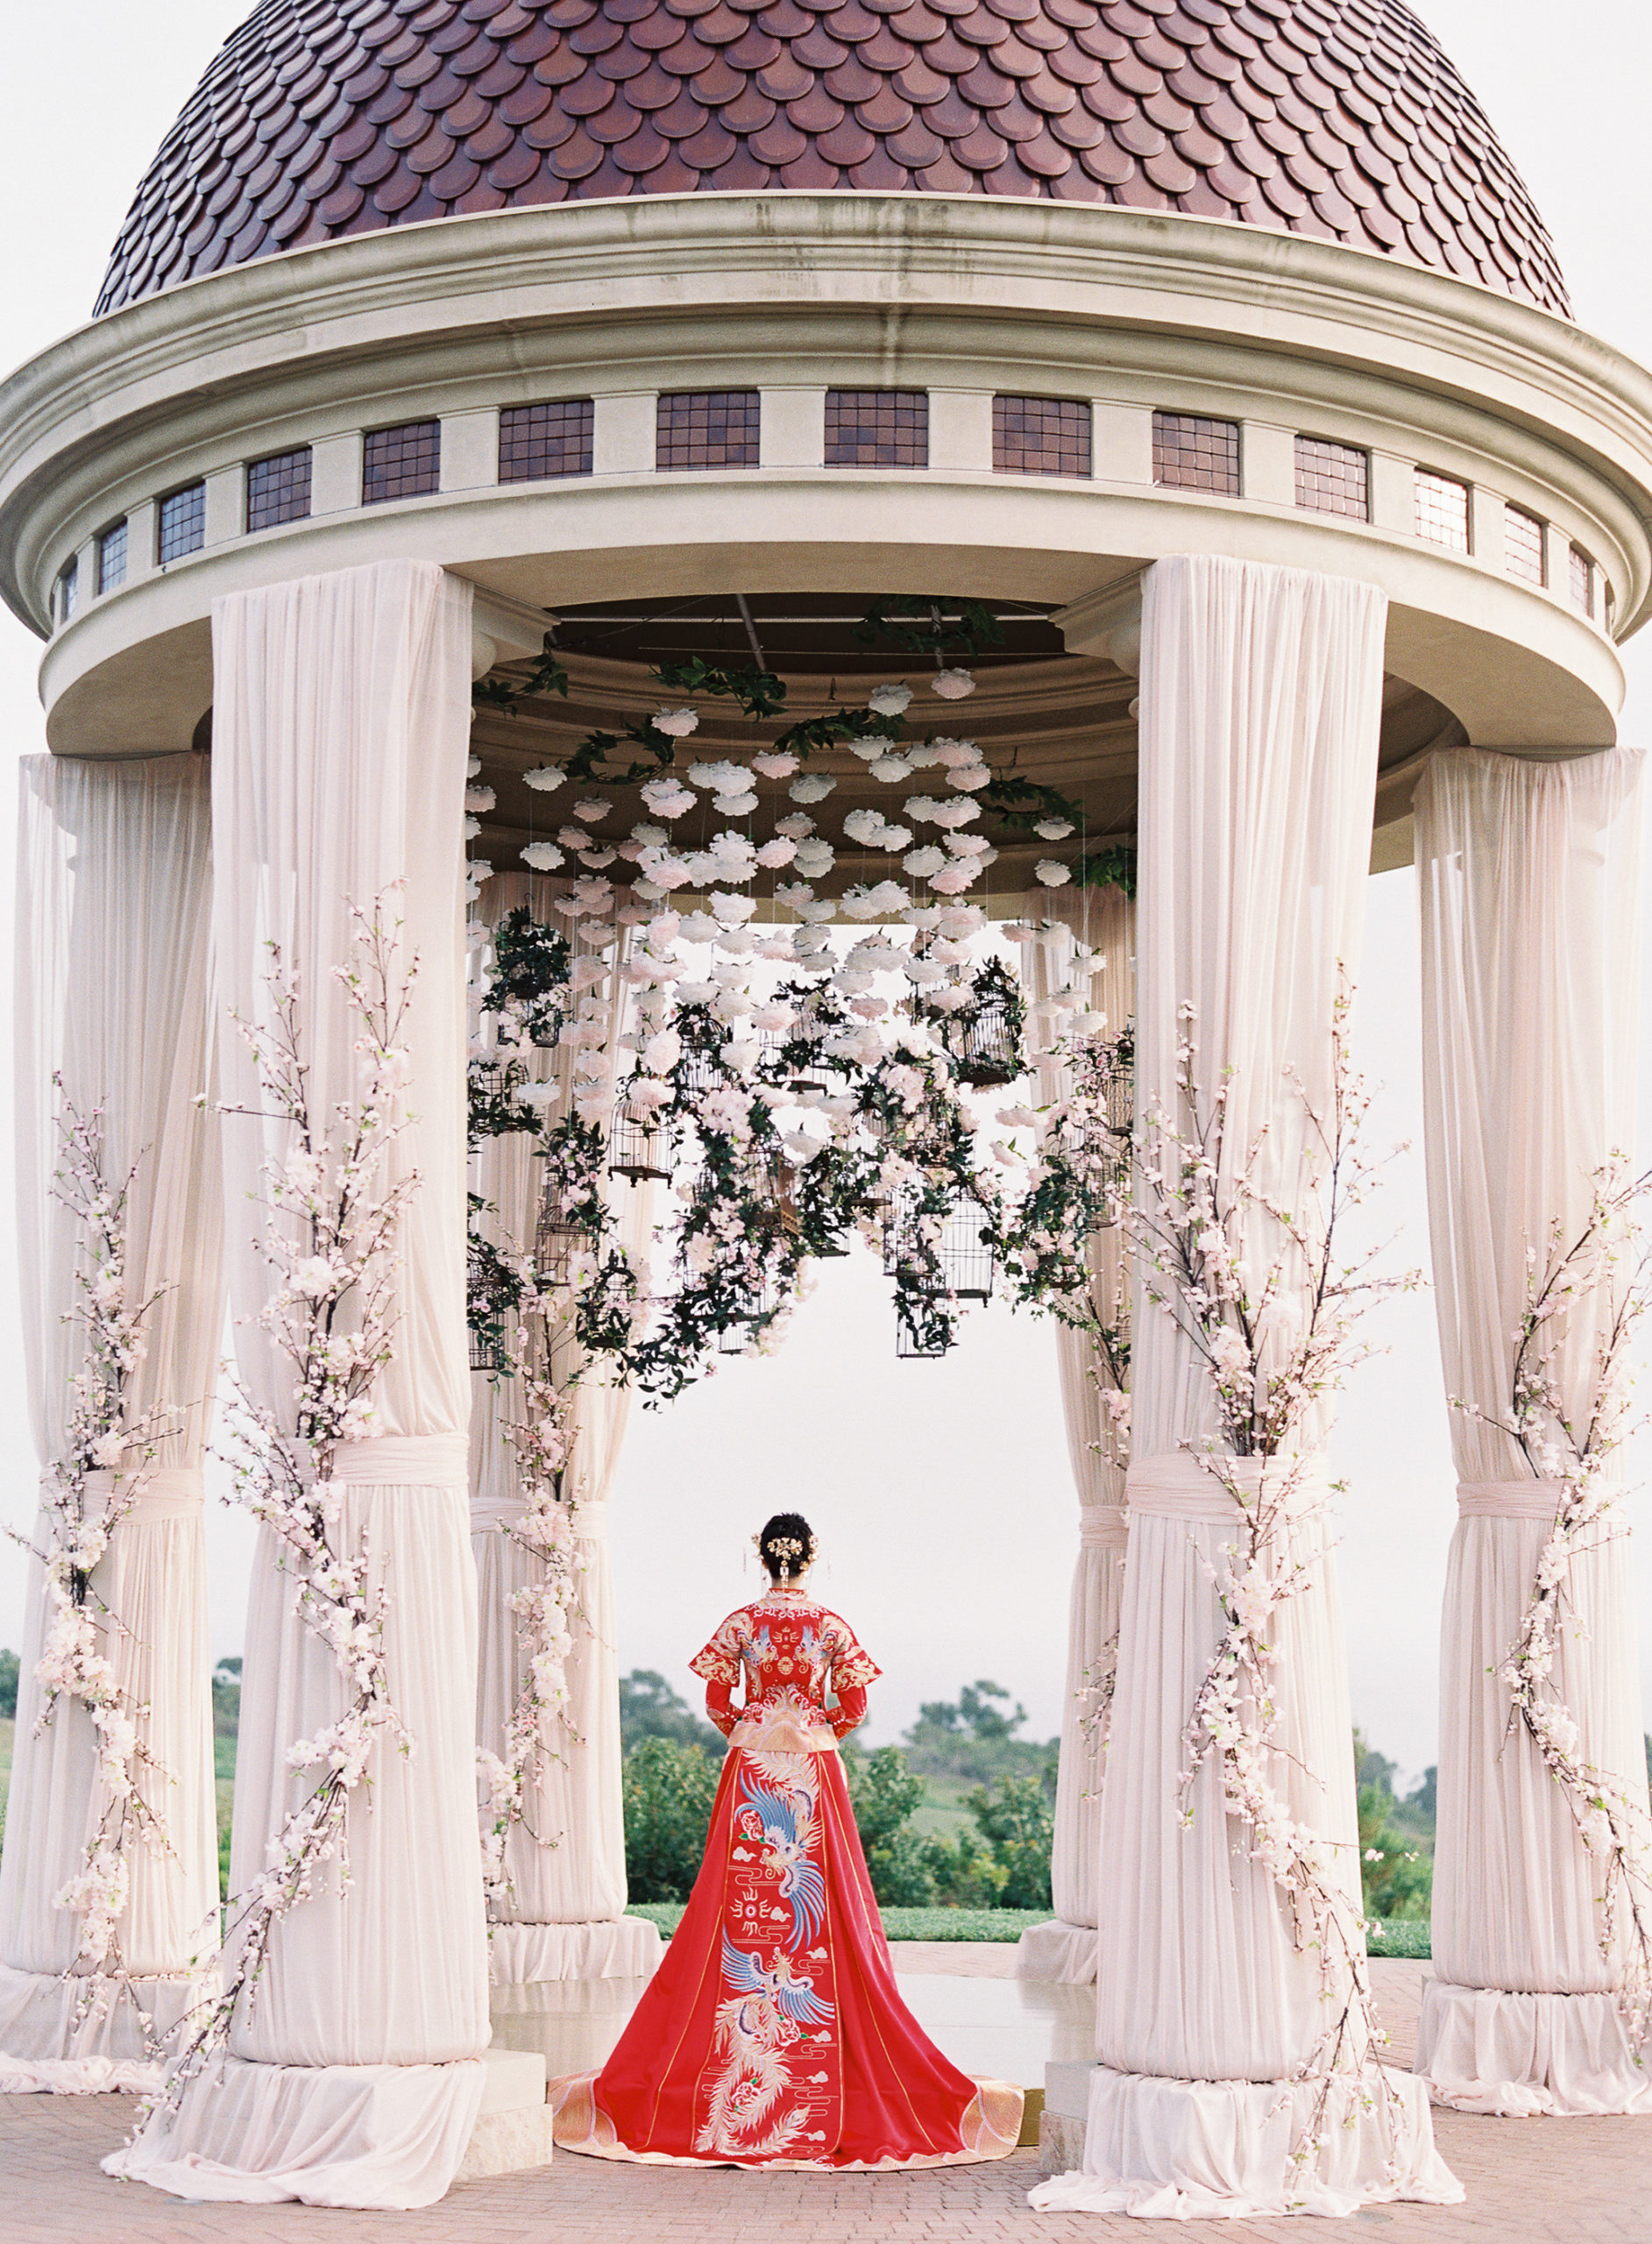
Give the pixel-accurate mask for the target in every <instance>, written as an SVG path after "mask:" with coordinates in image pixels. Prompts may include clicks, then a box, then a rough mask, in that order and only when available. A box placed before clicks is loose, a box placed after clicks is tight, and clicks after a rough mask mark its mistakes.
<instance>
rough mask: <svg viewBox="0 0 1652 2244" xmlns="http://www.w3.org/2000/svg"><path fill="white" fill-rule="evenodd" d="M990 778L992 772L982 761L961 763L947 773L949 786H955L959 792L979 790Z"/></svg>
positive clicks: (967, 792) (972, 792)
mask: <svg viewBox="0 0 1652 2244" xmlns="http://www.w3.org/2000/svg"><path fill="white" fill-rule="evenodd" d="M991 778H992V773H991V771H990V770H989V768H988V766H987V765H986V764H984V763H965V764H961V765H960V766H959V767H958V768H957V769H956V770H952V771H949V772H948V773H947V785H949V786H954V787H956V788H957V789H958V790H959V791H960V792H961V793H963V794H970V795H973V794H975V793H977V792H979V791H980V790H981V789H982V787H984V786H985V785H987V784H988V782H989V780H990V779H991Z"/></svg>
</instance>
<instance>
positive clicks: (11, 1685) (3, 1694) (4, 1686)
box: [0, 1651, 23, 1722]
mask: <svg viewBox="0 0 1652 2244" xmlns="http://www.w3.org/2000/svg"><path fill="white" fill-rule="evenodd" d="M22 1665H23V1663H22V1662H21V1660H19V1658H18V1655H17V1654H16V1652H14V1651H0V1718H4V1719H5V1720H7V1721H11V1722H15V1721H16V1720H17V1715H18V1672H19V1671H20V1669H21V1667H22Z"/></svg>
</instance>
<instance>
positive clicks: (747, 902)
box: [705, 888, 757, 927]
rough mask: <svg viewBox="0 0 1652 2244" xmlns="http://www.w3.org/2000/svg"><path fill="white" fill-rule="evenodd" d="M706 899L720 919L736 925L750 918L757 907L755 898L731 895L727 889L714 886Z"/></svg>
mask: <svg viewBox="0 0 1652 2244" xmlns="http://www.w3.org/2000/svg"><path fill="white" fill-rule="evenodd" d="M705 900H706V902H707V903H708V904H709V905H711V907H712V911H713V913H714V914H715V916H716V917H717V918H718V919H719V920H723V921H725V922H726V923H727V924H729V925H732V926H734V927H738V926H739V925H740V924H741V922H742V921H743V920H749V919H750V917H751V915H752V913H754V912H755V910H756V909H757V905H756V900H755V898H753V897H749V896H731V895H730V894H729V893H728V891H727V889H721V888H714V889H713V891H712V892H711V894H710V895H709V896H708V897H707V898H706V899H705Z"/></svg>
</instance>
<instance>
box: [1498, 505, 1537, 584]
mask: <svg viewBox="0 0 1652 2244" xmlns="http://www.w3.org/2000/svg"><path fill="white" fill-rule="evenodd" d="M1503 565H1504V567H1505V568H1506V569H1507V571H1508V573H1509V575H1510V576H1511V577H1519V578H1521V579H1523V580H1524V581H1525V582H1526V583H1527V584H1528V585H1541V584H1542V581H1543V576H1544V571H1543V526H1542V522H1539V521H1538V519H1537V517H1536V515H1528V514H1527V513H1526V512H1525V511H1524V510H1523V509H1522V508H1519V507H1505V508H1504V509H1503Z"/></svg>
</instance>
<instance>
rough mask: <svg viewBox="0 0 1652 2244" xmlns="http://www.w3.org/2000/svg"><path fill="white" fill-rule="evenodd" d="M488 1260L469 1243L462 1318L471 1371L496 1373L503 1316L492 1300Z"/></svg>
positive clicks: (499, 1364) (502, 1343)
mask: <svg viewBox="0 0 1652 2244" xmlns="http://www.w3.org/2000/svg"><path fill="white" fill-rule="evenodd" d="M491 1275H492V1274H491V1272H490V1268H489V1263H488V1257H487V1256H486V1253H484V1252H483V1250H482V1248H481V1247H480V1246H479V1245H478V1244H477V1242H476V1241H475V1240H474V1239H472V1241H471V1245H470V1247H469V1250H468V1251H467V1253H466V1256H465V1318H466V1322H467V1323H468V1324H469V1326H470V1331H471V1370H472V1371H499V1370H500V1369H501V1368H502V1367H503V1365H504V1361H505V1312H504V1310H503V1309H502V1308H501V1307H500V1304H499V1303H498V1302H497V1301H496V1300H495V1299H494V1298H493V1292H492V1289H491V1286H490V1277H491Z"/></svg>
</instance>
